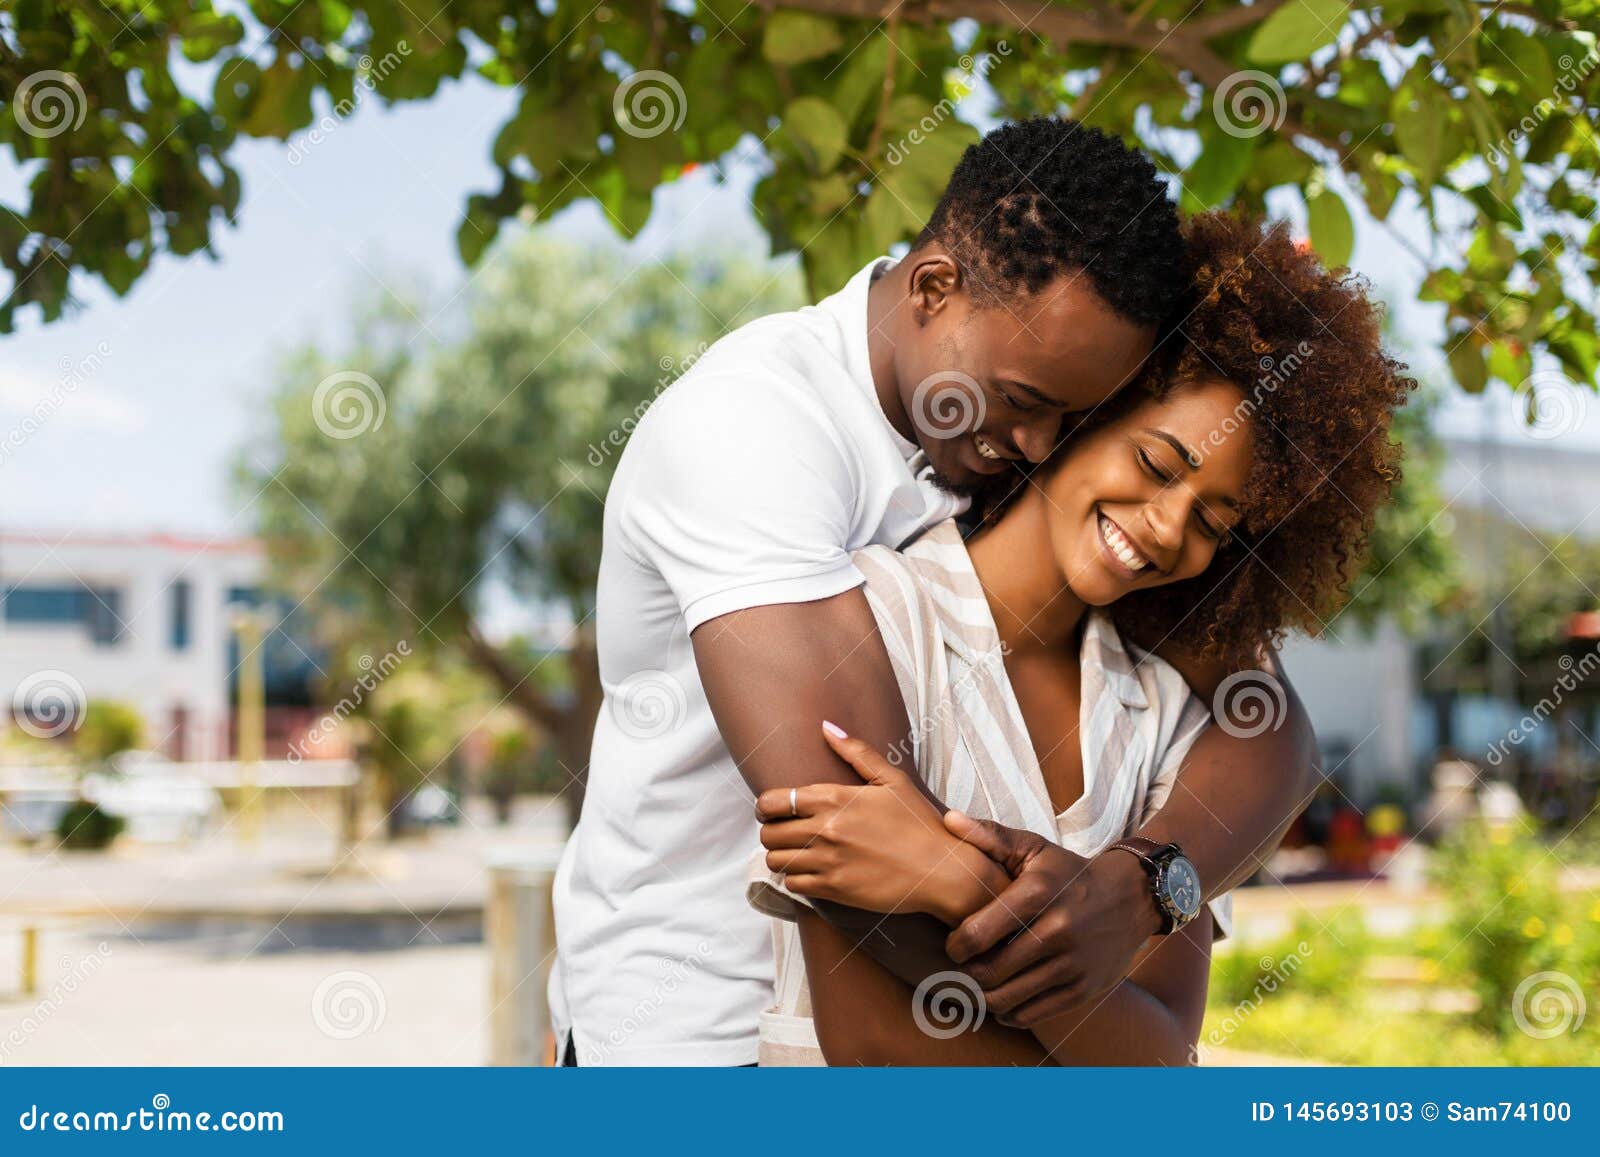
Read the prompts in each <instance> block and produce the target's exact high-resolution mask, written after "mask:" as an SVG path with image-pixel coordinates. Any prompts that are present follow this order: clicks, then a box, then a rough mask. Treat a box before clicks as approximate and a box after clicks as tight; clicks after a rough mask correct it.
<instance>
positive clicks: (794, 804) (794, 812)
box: [789, 787, 800, 819]
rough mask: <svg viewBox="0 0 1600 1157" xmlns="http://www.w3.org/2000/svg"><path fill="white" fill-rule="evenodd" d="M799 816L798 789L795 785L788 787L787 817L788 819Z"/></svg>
mask: <svg viewBox="0 0 1600 1157" xmlns="http://www.w3.org/2000/svg"><path fill="white" fill-rule="evenodd" d="M799 816H800V789H799V788H797V787H791V788H790V789H789V818H790V819H798V818H799Z"/></svg>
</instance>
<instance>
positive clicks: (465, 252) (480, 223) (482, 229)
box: [456, 193, 500, 265]
mask: <svg viewBox="0 0 1600 1157" xmlns="http://www.w3.org/2000/svg"><path fill="white" fill-rule="evenodd" d="M499 231H500V218H499V217H497V216H496V215H495V212H494V210H493V209H491V208H490V207H489V198H487V197H485V196H482V195H481V194H476V193H475V194H473V195H472V196H470V197H468V198H467V213H466V216H465V217H463V218H462V221H461V226H460V228H458V229H457V230H456V251H457V252H458V253H460V254H461V261H462V263H463V264H465V265H476V264H477V262H478V258H479V257H482V256H483V251H484V250H485V249H487V248H488V247H489V244H490V242H492V241H493V240H494V238H495V234H496V233H498V232H499Z"/></svg>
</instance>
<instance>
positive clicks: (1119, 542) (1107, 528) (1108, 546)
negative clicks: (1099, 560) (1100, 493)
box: [1095, 511, 1155, 579]
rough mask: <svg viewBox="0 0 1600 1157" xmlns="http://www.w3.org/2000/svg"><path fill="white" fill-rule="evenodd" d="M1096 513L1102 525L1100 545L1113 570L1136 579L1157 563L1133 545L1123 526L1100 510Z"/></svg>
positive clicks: (1125, 576)
mask: <svg viewBox="0 0 1600 1157" xmlns="http://www.w3.org/2000/svg"><path fill="white" fill-rule="evenodd" d="M1095 514H1096V517H1097V519H1098V521H1099V526H1100V546H1101V549H1102V552H1103V553H1104V554H1105V556H1106V558H1107V559H1109V560H1110V561H1111V564H1112V568H1111V569H1112V570H1114V571H1116V572H1117V573H1118V574H1120V575H1122V576H1123V577H1124V578H1129V579H1134V578H1138V577H1139V575H1140V574H1141V573H1142V572H1144V571H1146V570H1148V569H1150V568H1151V567H1152V566H1154V565H1155V564H1154V563H1152V562H1151V561H1150V560H1149V559H1148V558H1146V557H1145V556H1144V554H1143V553H1142V552H1141V551H1140V550H1139V548H1138V547H1136V546H1134V545H1133V542H1132V540H1130V539H1129V538H1128V536H1127V535H1126V534H1124V533H1123V531H1122V527H1120V526H1118V525H1117V524H1116V523H1115V522H1112V521H1111V519H1109V518H1107V517H1106V516H1105V514H1104V513H1102V512H1100V511H1096V512H1095Z"/></svg>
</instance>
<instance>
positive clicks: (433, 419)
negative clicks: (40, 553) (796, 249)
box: [241, 234, 801, 786]
mask: <svg viewBox="0 0 1600 1157" xmlns="http://www.w3.org/2000/svg"><path fill="white" fill-rule="evenodd" d="M504 249H505V252H504V253H503V254H502V255H501V256H499V257H498V258H497V260H496V261H495V262H494V263H493V264H492V265H491V266H489V267H486V269H485V270H484V271H483V273H482V274H481V275H480V276H479V277H478V278H477V279H476V281H475V282H474V283H473V286H472V289H471V291H470V293H469V297H470V302H469V304H468V305H467V307H466V310H465V312H466V315H467V319H466V324H465V326H464V327H463V328H464V331H465V332H464V333H463V334H462V335H461V337H460V338H459V340H457V341H455V342H454V343H452V344H448V345H444V346H439V347H433V348H432V349H431V352H428V353H426V354H424V353H423V352H421V351H422V350H423V349H424V348H426V347H427V346H428V343H426V342H424V341H421V340H412V339H418V338H420V336H421V331H422V329H423V328H424V325H425V324H427V323H423V322H421V320H420V319H421V318H423V317H425V316H426V315H427V314H426V311H421V310H416V311H413V310H412V309H411V308H410V307H408V306H406V305H405V304H404V303H400V302H396V301H394V300H392V299H391V300H389V301H387V302H382V303H379V304H378V305H376V306H374V307H373V308H372V309H370V310H369V311H368V312H366V313H365V314H363V315H361V316H360V317H358V318H357V320H356V322H355V324H354V327H353V330H352V332H353V335H354V336H353V342H352V348H351V349H350V350H348V351H346V352H344V353H342V354H338V355H332V354H328V353H325V352H323V351H321V350H318V349H306V350H302V351H301V352H300V353H299V354H297V355H295V356H294V357H292V358H291V359H290V360H289V361H288V363H287V364H286V365H285V367H284V369H283V373H282V383H283V384H282V386H281V389H280V390H279V392H278V394H277V397H276V407H275V410H276V426H275V428H274V429H273V430H271V431H270V432H269V434H268V435H267V436H266V439H265V442H264V444H263V445H261V446H259V447H258V448H256V450H255V451H253V452H248V453H247V463H246V464H245V465H244V466H243V467H242V468H241V480H242V482H243V483H244V484H245V485H246V486H247V487H248V488H249V493H251V494H255V495H257V496H258V497H257V501H256V506H255V509H256V510H257V512H258V515H259V522H260V530H261V533H262V534H263V535H264V536H265V538H266V540H267V543H268V548H269V553H270V558H271V561H272V563H273V565H274V568H275V571H276V575H277V580H278V582H279V583H281V584H282V585H283V586H284V587H285V588H287V589H288V590H290V591H292V592H295V593H296V594H298V595H302V596H303V595H309V594H310V593H312V592H315V593H317V595H318V600H317V601H318V603H319V604H322V605H324V606H326V608H327V614H328V616H329V617H330V618H331V619H332V620H335V621H334V622H333V624H332V626H331V628H330V629H331V630H332V632H333V633H334V634H335V635H342V636H344V637H346V638H360V639H361V641H362V645H363V646H364V647H366V648H368V649H370V650H382V649H386V646H388V645H392V644H387V645H386V644H385V643H384V642H383V641H382V640H385V639H388V640H395V639H402V638H403V639H406V640H408V643H409V646H411V647H413V648H416V649H419V650H420V651H421V652H422V653H423V655H424V656H426V655H427V652H428V651H429V649H434V650H438V649H441V648H442V649H444V650H445V652H446V653H451V654H455V655H458V656H461V657H463V658H465V659H466V660H467V661H468V662H470V663H471V664H472V665H473V666H474V667H476V668H477V669H478V670H479V671H480V672H482V673H483V674H484V675H485V676H487V677H488V679H489V680H490V681H491V682H492V683H493V685H494V686H495V688H496V691H497V694H498V696H499V697H500V699H501V701H502V702H505V703H507V704H508V705H510V706H512V707H514V708H516V709H517V710H518V711H519V712H520V713H521V714H522V715H523V716H524V717H525V718H526V719H527V720H528V721H529V723H530V724H532V725H533V726H534V727H535V728H537V729H538V730H539V731H540V732H542V733H544V734H546V735H549V736H550V737H551V738H552V739H553V740H554V745H555V750H556V753H557V756H558V758H559V759H560V760H561V763H562V764H563V765H564V767H565V768H566V769H567V774H566V777H564V780H563V786H564V785H565V782H566V781H567V780H568V779H570V780H571V781H572V782H574V783H576V782H577V780H576V777H577V776H578V775H579V773H580V772H581V770H582V769H583V768H584V767H585V766H586V765H587V763H588V758H589V742H590V739H591V737H592V734H593V728H594V720H595V716H596V713H597V712H598V710H599V707H600V702H601V688H600V677H599V669H598V666H597V663H596V659H595V649H594V629H593V611H594V597H595V580H596V575H597V573H598V569H599V565H600V534H601V509H602V501H603V499H604V496H605V492H606V489H607V487H608V485H609V483H610V478H611V474H612V471H613V470H614V469H615V467H616V462H617V458H618V456H619V455H620V454H621V452H622V449H623V447H624V446H625V445H626V442H627V438H628V435H629V434H630V433H631V432H632V430H633V427H634V424H635V422H637V420H638V418H639V416H640V415H641V414H642V413H643V412H644V410H645V408H646V407H647V406H648V404H649V402H650V401H651V399H653V398H654V397H655V396H656V395H657V394H658V393H659V392H660V391H661V390H662V389H664V388H665V386H666V385H667V384H668V383H669V382H670V381H671V380H672V379H673V378H675V377H676V376H677V375H678V374H679V373H680V372H682V370H683V369H685V368H687V367H688V365H690V364H691V363H692V362H693V361H694V360H695V359H696V358H697V357H698V356H699V355H700V353H702V352H703V351H704V349H705V348H706V346H707V345H709V344H710V343H711V342H712V341H714V340H716V338H717V337H719V336H720V335H721V334H722V333H723V332H725V331H726V330H728V329H731V328H733V327H735V326H738V325H741V324H743V323H744V322H746V321H749V320H751V319H752V318H755V317H759V316H761V315H763V314H767V313H772V312H775V311H777V310H781V309H785V308H792V307H793V306H795V305H797V304H799V302H800V298H801V293H800V286H799V278H798V275H797V274H796V273H794V272H793V271H792V270H789V271H777V270H775V269H774V268H773V267H771V266H768V265H764V264H759V263H756V262H753V261H750V260H748V259H743V260H741V259H731V258H730V259H723V258H718V257H716V256H714V255H702V256H700V257H697V258H695V259H693V260H682V259H677V260H670V261H666V262H655V261H652V262H649V263H646V264H643V265H638V266H635V265H634V264H633V263H632V262H631V261H630V260H629V259H628V258H627V257H625V256H624V255H623V254H622V253H621V252H620V247H616V248H610V247H605V246H600V247H595V248H590V249H581V248H578V247H576V246H574V245H571V244H567V243H563V242H560V241H557V240H555V239H553V238H550V237H548V236H543V235H538V234H533V235H522V236H517V237H514V238H508V239H507V242H506V244H505V245H504ZM436 320H437V319H430V321H431V322H436ZM493 588H499V589H501V590H503V591H506V592H508V593H509V594H511V595H512V596H514V597H515V599H516V601H517V602H518V603H519V604H520V605H522V606H524V607H533V608H537V609H540V610H541V611H542V612H543V614H542V617H543V619H544V620H545V622H544V623H542V624H540V625H539V627H538V629H535V630H533V631H532V632H531V635H532V637H531V638H529V639H523V640H513V641H511V642H500V641H497V640H495V639H493V638H491V637H490V634H489V633H488V632H487V631H486V629H485V626H484V610H485V603H484V597H485V594H486V592H487V591H489V590H491V589H493ZM385 687H387V684H385ZM381 690H382V689H380V691H381ZM373 701H374V702H377V703H380V704H382V703H383V702H384V696H383V695H382V694H381V693H380V694H379V695H377V696H374V697H373ZM388 719H389V716H387V715H385V714H382V713H380V714H378V715H375V716H373V717H372V722H373V723H374V725H375V727H377V728H378V729H381V730H383V731H387V730H388V723H387V722H386V720H388ZM392 721H393V722H394V723H395V725H396V726H398V727H402V728H409V727H410V725H411V723H412V722H413V720H411V719H410V718H403V717H395V718H394V719H393V720H392ZM472 722H473V721H472V720H469V721H467V726H471V724H472ZM458 731H459V728H458ZM391 746H393V744H391ZM402 746H403V745H402ZM412 760H413V762H414V763H415V764H416V765H417V766H419V767H420V768H423V769H427V768H428V767H429V766H430V765H429V764H428V763H427V762H426V761H425V760H424V759H421V758H417V757H416V756H413V757H412ZM386 766H389V767H390V770H392V771H393V772H394V773H395V776H396V782H401V781H403V779H404V775H405V773H406V771H407V769H406V768H405V766H404V765H403V764H402V763H400V762H398V761H396V760H390V761H389V764H387V765H386Z"/></svg>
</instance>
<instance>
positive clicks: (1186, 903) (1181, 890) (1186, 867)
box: [1161, 856, 1200, 921]
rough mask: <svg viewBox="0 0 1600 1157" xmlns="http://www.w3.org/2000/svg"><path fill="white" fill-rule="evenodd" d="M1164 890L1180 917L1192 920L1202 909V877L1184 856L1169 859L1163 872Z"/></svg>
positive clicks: (1175, 912) (1162, 882)
mask: <svg viewBox="0 0 1600 1157" xmlns="http://www.w3.org/2000/svg"><path fill="white" fill-rule="evenodd" d="M1161 884H1162V892H1163V893H1164V894H1165V896H1166V898H1167V901H1168V903H1169V905H1170V906H1171V910H1172V911H1173V913H1174V914H1176V915H1177V916H1178V917H1179V918H1181V919H1183V920H1185V921H1187V920H1192V919H1193V918H1194V916H1195V914H1196V913H1197V912H1199V911H1200V877H1199V875H1198V874H1197V873H1196V872H1195V870H1194V865H1193V864H1191V863H1190V862H1189V861H1188V859H1187V858H1186V857H1184V856H1174V857H1172V859H1170V860H1168V861H1167V866H1166V871H1164V872H1163V873H1162V880H1161Z"/></svg>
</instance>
